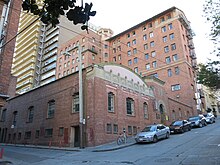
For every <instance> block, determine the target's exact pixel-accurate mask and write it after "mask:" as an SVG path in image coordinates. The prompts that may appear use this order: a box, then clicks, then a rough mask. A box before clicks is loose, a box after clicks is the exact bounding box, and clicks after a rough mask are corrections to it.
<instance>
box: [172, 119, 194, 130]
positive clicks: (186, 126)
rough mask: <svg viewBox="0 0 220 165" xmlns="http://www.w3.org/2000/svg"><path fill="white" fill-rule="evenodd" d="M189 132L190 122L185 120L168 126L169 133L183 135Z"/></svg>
mask: <svg viewBox="0 0 220 165" xmlns="http://www.w3.org/2000/svg"><path fill="white" fill-rule="evenodd" d="M190 130H191V122H189V121H187V120H178V121H174V122H172V123H171V125H170V132H171V133H183V132H186V131H190Z"/></svg>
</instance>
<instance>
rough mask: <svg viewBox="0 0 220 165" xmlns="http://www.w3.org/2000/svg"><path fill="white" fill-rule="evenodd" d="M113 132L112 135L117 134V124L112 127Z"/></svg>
mask: <svg viewBox="0 0 220 165" xmlns="http://www.w3.org/2000/svg"><path fill="white" fill-rule="evenodd" d="M113 131H114V134H117V133H118V125H117V124H114V125H113Z"/></svg>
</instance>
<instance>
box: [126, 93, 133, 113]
mask: <svg viewBox="0 0 220 165" xmlns="http://www.w3.org/2000/svg"><path fill="white" fill-rule="evenodd" d="M126 104H127V114H128V115H134V100H133V99H132V98H129V97H128V98H126Z"/></svg>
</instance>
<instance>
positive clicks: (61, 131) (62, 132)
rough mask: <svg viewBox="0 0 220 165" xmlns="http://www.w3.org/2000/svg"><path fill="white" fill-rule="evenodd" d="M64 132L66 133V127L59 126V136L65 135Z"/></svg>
mask: <svg viewBox="0 0 220 165" xmlns="http://www.w3.org/2000/svg"><path fill="white" fill-rule="evenodd" d="M63 134H64V128H63V127H60V128H59V133H58V136H63Z"/></svg>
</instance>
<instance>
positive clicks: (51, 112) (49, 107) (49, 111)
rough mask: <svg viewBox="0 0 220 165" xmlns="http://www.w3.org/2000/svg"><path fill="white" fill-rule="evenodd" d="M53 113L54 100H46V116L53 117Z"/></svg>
mask: <svg viewBox="0 0 220 165" xmlns="http://www.w3.org/2000/svg"><path fill="white" fill-rule="evenodd" d="M54 113H55V100H51V101H49V102H48V109H47V118H53V117H54Z"/></svg>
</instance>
